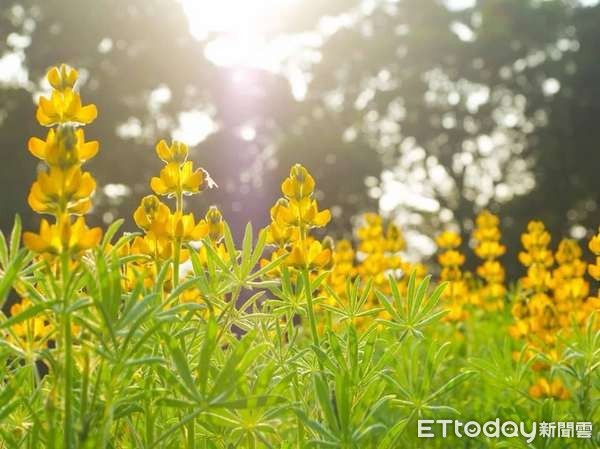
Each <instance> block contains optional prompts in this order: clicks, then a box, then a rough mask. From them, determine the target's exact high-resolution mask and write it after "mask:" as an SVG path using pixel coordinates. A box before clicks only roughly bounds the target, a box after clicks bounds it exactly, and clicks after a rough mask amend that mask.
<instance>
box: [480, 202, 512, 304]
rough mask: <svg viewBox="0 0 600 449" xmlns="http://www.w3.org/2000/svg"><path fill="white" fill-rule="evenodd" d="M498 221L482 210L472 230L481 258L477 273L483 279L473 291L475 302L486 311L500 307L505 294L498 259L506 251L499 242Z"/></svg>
mask: <svg viewBox="0 0 600 449" xmlns="http://www.w3.org/2000/svg"><path fill="white" fill-rule="evenodd" d="M499 221H500V220H499V219H498V217H497V216H496V215H494V214H492V213H491V212H489V211H487V210H484V211H483V212H481V213H480V214H479V215H478V216H477V218H476V220H475V225H476V226H475V230H474V231H473V239H474V240H475V242H476V246H475V254H476V255H477V257H478V258H480V259H481V260H482V263H481V264H480V265H479V266H478V267H477V275H478V276H479V277H480V278H481V279H482V280H483V286H482V287H481V288H479V289H478V290H477V291H476V293H475V295H476V296H477V301H476V302H477V303H478V304H480V305H481V306H482V307H483V308H484V309H486V310H488V311H496V310H500V309H502V307H503V306H504V297H505V296H506V287H505V286H504V278H505V272H504V267H503V266H502V263H501V262H500V261H499V260H498V258H500V257H502V255H504V253H505V252H506V247H505V246H504V245H502V244H501V243H500V237H501V233H500V228H499V227H498V223H499Z"/></svg>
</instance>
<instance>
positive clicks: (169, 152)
mask: <svg viewBox="0 0 600 449" xmlns="http://www.w3.org/2000/svg"><path fill="white" fill-rule="evenodd" d="M188 152H189V151H188V146H187V145H186V144H184V143H182V142H179V141H176V140H174V141H173V142H172V143H171V146H168V145H167V142H166V141H165V140H161V141H160V142H158V144H157V145H156V154H157V155H158V157H159V158H160V159H161V160H162V161H163V162H164V163H165V164H169V163H171V162H175V163H177V164H180V165H181V164H183V163H184V162H185V161H186V160H187V157H188Z"/></svg>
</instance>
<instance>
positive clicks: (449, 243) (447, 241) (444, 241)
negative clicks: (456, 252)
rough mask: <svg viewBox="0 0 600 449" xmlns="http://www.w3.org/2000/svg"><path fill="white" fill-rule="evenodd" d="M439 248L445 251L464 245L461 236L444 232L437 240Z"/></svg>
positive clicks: (452, 232) (451, 232)
mask: <svg viewBox="0 0 600 449" xmlns="http://www.w3.org/2000/svg"><path fill="white" fill-rule="evenodd" d="M435 241H436V243H437V246H439V247H440V248H443V249H451V248H458V247H459V246H460V244H461V243H462V239H461V238H460V235H458V233H456V232H454V231H444V232H442V233H441V234H440V235H438V236H437V238H436V239H435Z"/></svg>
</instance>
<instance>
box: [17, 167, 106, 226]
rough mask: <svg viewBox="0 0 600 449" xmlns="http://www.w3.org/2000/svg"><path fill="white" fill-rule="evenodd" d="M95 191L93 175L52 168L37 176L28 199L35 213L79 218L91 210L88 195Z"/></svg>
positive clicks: (76, 169) (77, 168) (77, 170)
mask: <svg viewBox="0 0 600 449" xmlns="http://www.w3.org/2000/svg"><path fill="white" fill-rule="evenodd" d="M95 189H96V181H94V178H93V177H92V175H91V174H90V173H88V172H82V171H81V169H80V168H79V167H77V166H75V167H72V168H70V169H67V170H61V169H59V168H55V167H51V168H50V170H49V171H41V172H39V173H38V177H37V181H36V182H34V183H33V185H32V186H31V191H30V192H29V196H28V198H27V200H28V202H29V206H31V208H32V209H33V210H34V211H36V212H38V213H48V214H54V215H60V214H63V213H69V214H75V215H82V214H85V213H86V212H87V211H88V210H89V209H90V207H91V200H90V196H91V195H92V194H93V193H94V190H95Z"/></svg>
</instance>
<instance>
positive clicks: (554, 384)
mask: <svg viewBox="0 0 600 449" xmlns="http://www.w3.org/2000/svg"><path fill="white" fill-rule="evenodd" d="M529 394H530V395H531V396H533V397H534V398H538V399H540V398H554V399H560V400H565V399H569V397H570V393H569V390H567V388H566V387H565V386H564V385H563V383H562V382H561V381H560V379H558V378H555V379H554V380H552V381H551V382H550V381H548V379H546V378H545V377H540V378H539V379H538V380H537V382H536V383H535V384H534V385H532V386H531V387H530V388H529Z"/></svg>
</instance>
